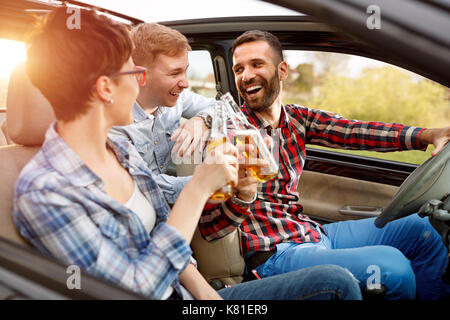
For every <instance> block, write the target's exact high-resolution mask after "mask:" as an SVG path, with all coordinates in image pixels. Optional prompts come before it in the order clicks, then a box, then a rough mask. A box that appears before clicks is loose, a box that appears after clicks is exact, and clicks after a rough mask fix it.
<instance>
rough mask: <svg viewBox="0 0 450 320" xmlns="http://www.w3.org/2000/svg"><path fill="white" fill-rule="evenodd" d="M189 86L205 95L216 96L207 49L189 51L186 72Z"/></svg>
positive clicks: (212, 71)
mask: <svg viewBox="0 0 450 320" xmlns="http://www.w3.org/2000/svg"><path fill="white" fill-rule="evenodd" d="M187 76H188V81H189V88H190V89H191V90H192V91H194V92H196V93H198V94H201V95H203V96H205V97H208V98H214V97H215V96H216V93H217V91H216V82H215V79H214V69H213V64H212V59H211V55H210V53H209V52H208V51H207V50H193V51H190V52H189V68H188V72H187Z"/></svg>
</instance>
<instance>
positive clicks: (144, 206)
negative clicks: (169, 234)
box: [125, 181, 156, 233]
mask: <svg viewBox="0 0 450 320" xmlns="http://www.w3.org/2000/svg"><path fill="white" fill-rule="evenodd" d="M125 207H127V208H128V209H130V210H131V211H133V212H134V213H136V215H137V216H138V217H139V219H141V221H142V224H143V225H144V228H145V231H147V233H150V231H152V230H153V227H154V226H155V221H156V212H155V208H153V205H152V203H151V202H150V201H148V200H147V198H146V197H145V196H144V195H143V194H142V192H141V190H139V187H138V185H137V183H136V181H134V192H133V194H132V195H131V198H130V199H129V200H128V201H127V202H126V203H125Z"/></svg>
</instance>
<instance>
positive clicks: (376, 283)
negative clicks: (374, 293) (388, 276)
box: [366, 265, 381, 290]
mask: <svg viewBox="0 0 450 320" xmlns="http://www.w3.org/2000/svg"><path fill="white" fill-rule="evenodd" d="M366 272H367V273H368V274H370V276H369V277H368V278H367V281H366V287H367V289H368V290H379V289H381V269H380V267H379V266H377V265H370V266H368V267H367V270H366Z"/></svg>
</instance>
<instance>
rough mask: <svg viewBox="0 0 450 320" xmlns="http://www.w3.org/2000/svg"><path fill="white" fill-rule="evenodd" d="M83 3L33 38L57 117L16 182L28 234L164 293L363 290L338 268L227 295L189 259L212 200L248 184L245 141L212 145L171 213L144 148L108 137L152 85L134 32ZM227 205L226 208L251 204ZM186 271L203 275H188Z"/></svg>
mask: <svg viewBox="0 0 450 320" xmlns="http://www.w3.org/2000/svg"><path fill="white" fill-rule="evenodd" d="M77 10H80V12H79V13H80V15H79V18H80V28H78V29H77V28H73V29H71V28H68V27H67V23H66V22H67V19H68V17H69V14H67V12H66V8H65V7H61V8H58V9H55V10H54V11H52V12H51V13H50V14H49V15H48V16H47V17H46V18H45V19H44V20H42V21H41V22H40V23H39V24H38V26H36V28H35V29H34V31H33V32H32V33H31V35H30V38H29V41H28V48H27V50H28V61H27V72H28V75H29V77H30V80H31V82H32V83H33V84H34V85H35V86H36V87H37V88H38V89H39V90H40V91H41V92H42V93H43V95H44V96H45V97H46V98H47V99H48V101H49V102H50V103H51V105H52V107H53V109H54V111H55V116H56V119H57V121H56V122H54V123H53V124H52V125H51V126H50V127H49V129H48V131H47V133H46V140H45V142H44V144H43V146H42V148H41V150H40V151H39V152H38V153H37V154H36V156H35V157H34V158H33V159H32V160H31V161H30V163H28V164H27V166H26V167H25V168H24V169H23V171H22V172H21V174H20V177H19V179H18V181H17V184H16V189H15V197H14V204H13V218H14V222H15V224H16V226H17V228H18V230H19V231H20V233H21V234H22V235H23V236H24V237H25V238H26V239H28V240H29V241H30V242H31V243H32V244H33V245H34V246H35V247H36V248H37V249H38V250H39V251H41V252H42V253H44V254H48V255H50V256H53V257H55V258H56V259H58V260H60V261H62V262H64V263H66V264H69V265H71V264H75V265H78V266H79V267H81V268H83V269H84V270H86V271H87V272H89V273H91V274H93V275H96V276H100V277H102V278H106V279H107V280H110V281H112V282H114V283H116V284H119V285H121V286H123V287H126V288H128V289H131V290H133V291H135V292H137V293H140V294H143V295H146V296H148V297H152V298H155V299H167V298H172V299H176V298H183V299H190V298H192V296H195V297H196V298H216V299H218V298H221V296H222V297H225V298H232V299H248V298H250V299H260V298H261V299H262V298H266V299H276V298H280V299H289V298H291V299H292V298H295V299H300V298H311V297H312V298H350V299H352V298H353V299H356V298H359V297H360V293H359V288H358V286H357V284H356V281H355V280H354V278H353V277H352V276H351V274H349V273H348V272H346V271H345V270H343V269H341V268H338V267H334V266H324V267H318V268H313V269H312V270H309V271H305V272H303V271H299V272H294V273H292V274H288V275H287V276H284V275H283V276H281V277H274V278H271V279H267V280H260V281H254V282H248V283H246V284H241V285H236V286H233V287H232V288H228V289H224V290H221V291H219V294H220V295H221V296H219V295H218V294H217V293H216V292H215V291H214V290H213V289H212V288H211V287H210V286H209V285H208V284H207V283H206V281H205V279H204V278H202V277H201V276H200V274H199V273H198V271H196V269H195V268H194V270H195V271H193V269H192V267H189V268H188V265H189V262H190V256H191V253H192V251H191V249H190V247H189V242H190V240H191V239H192V236H193V233H194V230H195V228H196V226H197V223H198V220H199V217H200V215H201V212H202V209H203V207H204V205H205V203H206V201H207V200H208V198H209V196H210V195H211V194H212V193H213V192H214V191H215V190H217V189H219V188H220V187H221V186H223V185H224V184H225V183H227V182H229V181H232V182H233V183H234V184H235V185H237V184H238V162H237V149H236V148H235V147H234V146H233V145H231V144H224V145H222V146H220V147H217V148H215V149H214V151H215V152H214V154H212V153H209V154H208V155H207V156H208V157H210V158H211V161H205V163H203V164H201V165H199V166H197V168H196V170H195V173H194V176H193V177H192V179H191V180H190V182H189V183H188V184H187V185H186V186H185V188H184V189H183V191H182V192H181V193H180V196H179V198H178V200H177V202H176V203H175V205H174V207H173V208H172V210H171V211H170V210H169V207H168V205H167V203H166V201H165V199H164V197H163V195H162V193H161V191H160V189H159V188H158V186H157V185H156V183H155V181H154V180H153V178H152V176H151V172H150V170H149V168H148V167H147V165H146V163H145V162H144V160H143V159H142V158H141V157H140V155H139V153H138V152H137V150H136V149H135V147H134V146H133V145H132V144H131V143H129V141H128V140H126V139H123V138H120V137H111V136H108V131H109V129H110V128H111V127H112V126H115V125H127V124H129V123H130V122H131V121H132V116H131V109H132V106H133V103H134V101H135V100H136V97H137V95H138V92H139V85H142V84H144V83H145V76H146V70H145V68H140V67H136V66H135V65H134V62H133V60H132V58H131V52H132V50H133V46H132V42H131V40H130V37H129V34H128V30H127V28H126V27H124V26H123V25H121V24H119V23H116V22H114V21H112V20H111V19H109V18H107V17H105V16H102V15H98V14H96V13H95V12H94V11H90V10H84V9H77ZM150 76H151V75H150ZM224 207H225V206H223V207H222V208H221V209H218V210H222V211H221V212H223V210H225V212H229V213H230V214H232V213H233V211H240V213H241V214H242V212H246V211H247V210H248V208H241V207H239V206H233V205H232V207H227V208H224ZM218 214H219V213H218ZM186 270H189V277H190V279H194V278H195V279H196V281H195V282H194V281H186V282H185V283H186V284H185V283H184V282H183V283H182V284H180V276H183V275H185V277H186ZM330 274H332V276H329V275H330ZM287 279H289V280H288V281H287ZM325 286H326V287H327V290H323V289H324V287H325ZM282 291H284V293H283V294H281V292H282Z"/></svg>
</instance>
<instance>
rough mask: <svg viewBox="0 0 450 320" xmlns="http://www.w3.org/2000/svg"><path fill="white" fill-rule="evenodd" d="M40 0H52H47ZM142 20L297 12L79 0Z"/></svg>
mask: <svg viewBox="0 0 450 320" xmlns="http://www.w3.org/2000/svg"><path fill="white" fill-rule="evenodd" d="M44 2H50V3H51V2H53V1H51V0H49V1H44ZM80 2H84V3H88V4H91V5H95V6H99V7H102V8H105V9H109V10H113V11H116V12H120V13H122V14H125V15H128V16H130V17H133V18H138V19H141V20H143V21H145V22H159V21H173V20H185V19H199V18H211V17H233V16H277V15H299V13H298V12H296V11H292V10H289V9H285V8H283V7H280V6H277V5H274V4H270V3H267V2H264V1H258V0H224V1H220V0H189V1H185V0H168V1H167V0H166V1H161V0H81V1H80Z"/></svg>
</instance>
